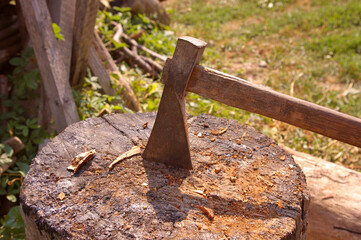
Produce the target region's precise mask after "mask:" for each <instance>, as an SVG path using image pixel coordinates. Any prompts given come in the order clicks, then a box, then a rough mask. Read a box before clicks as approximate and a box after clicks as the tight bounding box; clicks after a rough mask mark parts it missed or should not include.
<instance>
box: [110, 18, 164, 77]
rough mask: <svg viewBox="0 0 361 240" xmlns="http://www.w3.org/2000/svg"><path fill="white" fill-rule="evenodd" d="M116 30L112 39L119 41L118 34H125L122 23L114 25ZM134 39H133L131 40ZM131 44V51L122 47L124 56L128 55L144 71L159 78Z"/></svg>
mask: <svg viewBox="0 0 361 240" xmlns="http://www.w3.org/2000/svg"><path fill="white" fill-rule="evenodd" d="M116 28H117V31H116V32H115V34H114V36H113V39H114V41H116V42H118V43H120V36H123V35H125V34H124V33H123V28H122V25H120V24H117V25H116ZM133 41H134V40H133ZM131 46H132V51H131V50H129V49H128V48H127V47H123V48H122V50H123V52H124V54H125V55H126V56H128V57H129V58H130V59H131V60H132V61H133V62H134V63H135V64H137V65H138V66H139V67H140V68H141V69H143V71H144V72H147V73H149V74H150V75H151V76H152V77H153V78H154V79H159V74H158V72H156V71H155V70H154V69H153V67H151V66H150V65H149V64H148V63H147V62H146V61H144V60H143V59H142V58H141V57H139V55H138V53H137V48H136V47H135V48H134V45H131Z"/></svg>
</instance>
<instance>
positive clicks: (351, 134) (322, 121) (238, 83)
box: [165, 65, 361, 147]
mask: <svg viewBox="0 0 361 240" xmlns="http://www.w3.org/2000/svg"><path fill="white" fill-rule="evenodd" d="M166 69H167V67H166V66H165V70H166ZM187 91H190V92H194V93H196V94H199V95H200V96H203V97H207V98H211V99H214V100H216V101H219V102H222V103H225V104H227V105H230V106H233V107H237V108H241V109H244V110H246V111H250V112H254V113H258V114H261V115H264V116H267V117H270V118H274V119H277V120H280V121H282V122H285V123H289V124H292V125H294V126H297V127H300V128H303V129H307V130H310V131H312V132H316V133H319V134H322V135H324V136H327V137H330V138H333V139H337V140H339V141H342V142H345V143H348V144H351V145H354V146H357V147H361V119H359V118H356V117H353V116H350V115H347V114H344V113H340V112H338V111H335V110H332V109H329V108H326V107H322V106H319V105H317V104H314V103H310V102H307V101H304V100H301V99H298V98H295V97H291V96H288V95H285V94H282V93H279V92H276V91H273V90H270V89H267V88H265V87H262V86H258V85H256V84H253V83H251V82H248V81H245V80H243V79H240V78H237V77H233V76H231V75H228V74H225V73H222V72H219V71H216V70H213V69H209V68H205V67H202V66H199V65H198V66H196V67H195V68H194V69H193V73H192V76H191V78H190V80H189V83H188V87H187Z"/></svg>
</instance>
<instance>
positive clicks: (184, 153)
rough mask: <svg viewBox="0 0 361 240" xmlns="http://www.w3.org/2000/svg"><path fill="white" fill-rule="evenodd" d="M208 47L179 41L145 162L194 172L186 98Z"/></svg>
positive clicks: (166, 78) (187, 41)
mask: <svg viewBox="0 0 361 240" xmlns="http://www.w3.org/2000/svg"><path fill="white" fill-rule="evenodd" d="M206 45H207V44H206V43H205V42H203V41H201V40H198V39H195V38H191V37H182V38H179V40H178V43H177V47H176V49H175V52H174V55H173V59H172V60H168V62H170V63H169V64H170V67H169V71H168V74H167V75H163V76H162V78H164V79H163V81H165V82H166V84H165V87H164V91H163V95H162V99H161V102H160V105H159V110H158V114H157V118H156V121H155V124H154V127H153V131H152V134H151V135H150V137H149V141H148V145H147V147H146V149H145V151H144V153H143V158H144V159H147V160H151V161H157V162H163V163H166V164H170V165H174V166H179V167H183V168H187V169H191V168H192V162H191V159H190V152H189V141H188V130H187V127H186V123H185V103H184V97H185V94H186V88H187V85H188V80H189V79H190V76H191V74H192V71H193V68H194V67H195V66H196V65H197V64H198V63H199V61H200V60H201V57H202V54H203V51H204V49H205V47H206Z"/></svg>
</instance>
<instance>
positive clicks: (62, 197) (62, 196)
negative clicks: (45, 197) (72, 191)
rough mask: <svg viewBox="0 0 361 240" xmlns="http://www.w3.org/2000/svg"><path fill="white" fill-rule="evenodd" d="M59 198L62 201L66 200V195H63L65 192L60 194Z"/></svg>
mask: <svg viewBox="0 0 361 240" xmlns="http://www.w3.org/2000/svg"><path fill="white" fill-rule="evenodd" d="M58 198H59V199H60V200H63V199H64V198H65V193H63V192H61V193H59V195H58Z"/></svg>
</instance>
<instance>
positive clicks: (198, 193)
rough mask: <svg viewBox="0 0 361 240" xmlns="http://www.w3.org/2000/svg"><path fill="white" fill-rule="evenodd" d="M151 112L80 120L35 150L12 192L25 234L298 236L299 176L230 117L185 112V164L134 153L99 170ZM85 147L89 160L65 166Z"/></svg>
mask: <svg viewBox="0 0 361 240" xmlns="http://www.w3.org/2000/svg"><path fill="white" fill-rule="evenodd" d="M154 119H155V113H142V114H122V115H105V116H103V117H101V118H91V119H87V120H85V121H82V122H79V123H75V124H72V125H70V126H69V127H68V128H66V129H65V130H64V131H63V132H62V133H60V134H59V135H58V136H57V137H55V138H54V139H53V140H52V141H50V142H49V143H48V144H47V145H46V146H45V147H44V148H43V149H42V150H41V151H39V153H38V155H37V156H36V157H35V158H34V160H33V163H32V165H31V168H30V171H29V172H28V175H27V176H26V178H25V181H24V183H23V185H22V190H21V195H20V200H21V210H22V216H23V219H24V221H25V224H26V234H27V239H304V238H305V231H306V225H307V209H308V194H307V190H306V180H305V176H304V174H303V173H302V171H301V170H300V168H299V167H298V166H297V164H295V162H294V160H293V158H292V156H291V155H290V154H288V153H287V152H285V151H284V150H283V149H282V148H281V147H279V146H278V145H277V144H276V143H275V142H274V141H273V140H271V139H270V138H268V137H266V136H264V135H262V134H261V133H259V132H257V131H256V130H254V129H253V128H251V127H249V126H242V125H239V124H238V123H237V122H236V121H231V120H227V119H223V118H216V117H213V116H208V115H200V116H198V117H189V118H188V121H187V123H188V126H189V129H188V131H189V138H190V139H189V140H190V146H191V157H192V163H193V170H186V169H179V168H175V167H171V166H166V165H164V164H162V163H157V162H151V161H147V160H145V159H142V157H141V156H134V157H132V158H129V159H126V160H124V161H122V162H120V163H119V164H117V165H115V167H114V168H113V169H112V170H111V171H108V169H107V167H108V165H109V164H110V163H111V162H112V161H113V160H114V159H115V158H116V157H117V156H118V155H120V154H122V153H124V152H126V151H128V150H129V149H131V148H132V147H133V146H135V145H138V146H145V145H146V142H147V140H148V138H149V135H150V132H151V128H152V127H153V123H154ZM146 123H147V124H146ZM84 148H86V150H91V149H95V150H96V154H95V156H94V158H93V159H92V160H90V161H89V162H87V163H86V164H85V165H84V166H82V167H81V168H80V170H79V171H78V172H77V173H76V174H73V173H72V172H70V171H67V170H66V168H67V167H68V166H69V165H70V164H71V159H72V158H73V157H74V156H76V155H78V154H79V153H82V152H84V151H85V149H84Z"/></svg>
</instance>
